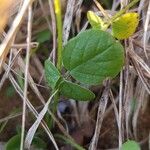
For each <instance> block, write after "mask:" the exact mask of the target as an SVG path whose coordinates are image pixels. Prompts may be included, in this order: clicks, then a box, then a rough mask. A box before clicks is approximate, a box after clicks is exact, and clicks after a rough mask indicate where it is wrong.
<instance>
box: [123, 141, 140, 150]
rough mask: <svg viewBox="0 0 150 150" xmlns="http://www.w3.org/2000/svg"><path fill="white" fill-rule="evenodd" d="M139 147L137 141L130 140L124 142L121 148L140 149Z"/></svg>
mask: <svg viewBox="0 0 150 150" xmlns="http://www.w3.org/2000/svg"><path fill="white" fill-rule="evenodd" d="M140 149H141V148H140V146H139V144H138V143H137V142H135V141H130V140H128V141H127V142H125V143H124V144H123V145H122V147H121V150H140Z"/></svg>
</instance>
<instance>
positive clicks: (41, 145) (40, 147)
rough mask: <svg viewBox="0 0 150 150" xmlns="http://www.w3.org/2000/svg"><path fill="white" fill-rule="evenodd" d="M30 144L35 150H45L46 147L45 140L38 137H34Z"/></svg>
mask: <svg viewBox="0 0 150 150" xmlns="http://www.w3.org/2000/svg"><path fill="white" fill-rule="evenodd" d="M32 145H33V147H34V148H35V149H36V150H45V149H46V147H47V144H46V142H45V141H43V140H42V139H41V138H39V137H34V139H33V142H32Z"/></svg>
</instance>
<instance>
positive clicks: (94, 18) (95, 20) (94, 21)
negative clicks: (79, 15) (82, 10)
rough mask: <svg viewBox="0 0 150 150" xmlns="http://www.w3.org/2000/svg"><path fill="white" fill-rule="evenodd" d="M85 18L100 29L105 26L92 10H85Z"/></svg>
mask: <svg viewBox="0 0 150 150" xmlns="http://www.w3.org/2000/svg"><path fill="white" fill-rule="evenodd" d="M87 18H88V21H89V22H90V24H91V26H92V27H93V28H97V29H102V30H103V29H104V28H105V23H104V21H103V20H102V19H101V18H100V17H99V16H98V15H96V14H95V13H94V12H93V11H88V12H87Z"/></svg>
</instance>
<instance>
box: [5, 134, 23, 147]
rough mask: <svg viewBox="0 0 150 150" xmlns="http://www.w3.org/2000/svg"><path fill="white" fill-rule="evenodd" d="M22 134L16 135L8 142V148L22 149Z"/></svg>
mask: <svg viewBox="0 0 150 150" xmlns="http://www.w3.org/2000/svg"><path fill="white" fill-rule="evenodd" d="M20 139H21V136H20V135H15V136H13V137H12V138H10V139H9V141H8V142H7V143H6V150H20V141H21V140H20Z"/></svg>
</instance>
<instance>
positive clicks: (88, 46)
mask: <svg viewBox="0 0 150 150" xmlns="http://www.w3.org/2000/svg"><path fill="white" fill-rule="evenodd" d="M63 64H64V67H65V68H66V69H67V70H68V71H69V73H70V75H71V76H72V77H74V78H75V79H76V80H78V81H80V82H81V83H84V84H88V85H96V84H100V83H102V82H103V80H104V79H106V78H113V77H115V76H116V75H117V74H118V73H119V72H120V70H121V68H122V66H123V64H124V49H123V47H122V45H121V44H120V43H119V42H118V41H116V40H115V39H114V38H113V37H112V36H111V35H110V34H109V33H107V32H104V31H101V30H98V29H90V30H86V31H84V32H82V33H80V34H79V35H78V36H77V37H75V38H73V39H71V40H70V41H69V42H68V43H67V45H65V47H64V50H63Z"/></svg>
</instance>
